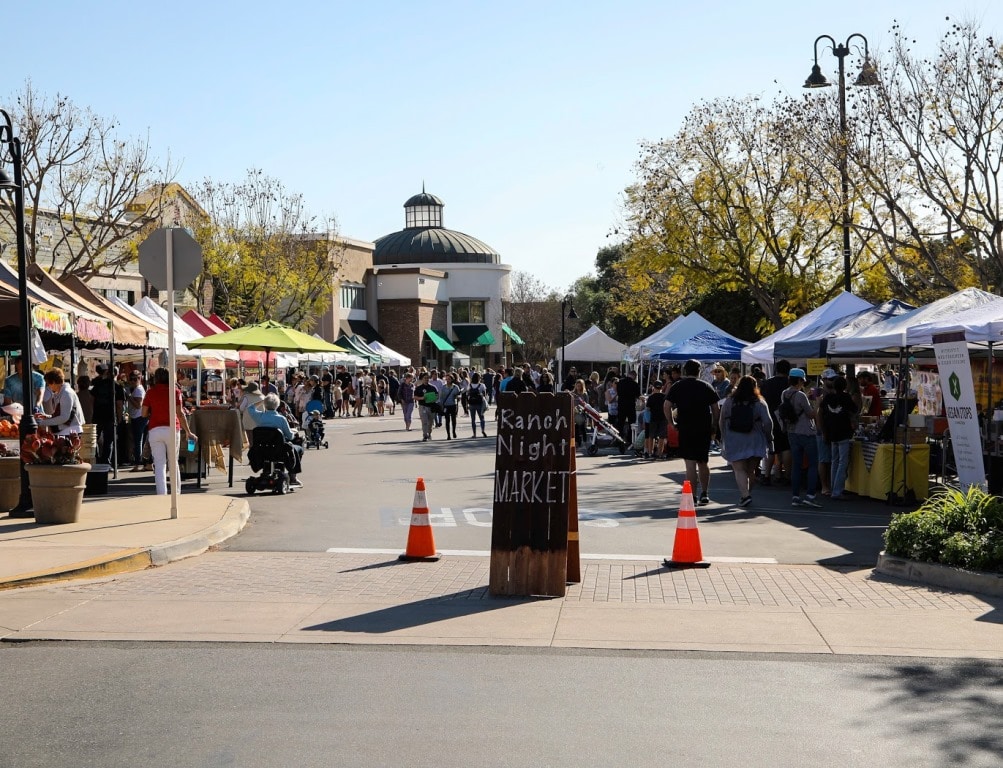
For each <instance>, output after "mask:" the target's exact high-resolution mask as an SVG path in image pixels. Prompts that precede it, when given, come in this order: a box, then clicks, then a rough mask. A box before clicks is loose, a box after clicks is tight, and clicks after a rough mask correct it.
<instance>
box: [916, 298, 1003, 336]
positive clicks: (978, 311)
mask: <svg viewBox="0 0 1003 768" xmlns="http://www.w3.org/2000/svg"><path fill="white" fill-rule="evenodd" d="M952 332H963V333H964V334H965V339H967V340H968V341H969V342H972V343H982V344H985V343H997V342H1001V341H1003V298H1000V297H997V298H996V300H995V301H989V302H986V303H985V304H978V305H976V306H974V307H969V308H968V309H965V310H962V311H961V312H958V313H957V314H954V315H948V316H947V317H942V318H938V319H936V320H929V321H927V322H925V323H919V324H918V325H914V326H912V327H911V328H909V329H908V330H907V331H906V346H910V347H925V346H930V345H932V344H933V337H934V336H935V335H936V334H940V333H952Z"/></svg>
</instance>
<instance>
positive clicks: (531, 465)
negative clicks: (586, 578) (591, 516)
mask: <svg viewBox="0 0 1003 768" xmlns="http://www.w3.org/2000/svg"><path fill="white" fill-rule="evenodd" d="M497 418H498V437H497V440H496V444H495V478H494V508H493V512H494V514H493V522H492V526H491V573H490V581H489V588H490V591H491V594H493V595H548V596H553V597H563V596H564V594H565V591H566V588H567V577H568V571H569V566H568V538H569V537H568V530H569V525H570V522H571V520H572V519H573V520H574V531H575V541H574V545H575V547H574V556H575V557H574V560H575V562H574V567H573V573H574V576H575V578H576V579H577V578H578V570H579V569H578V562H577V556H578V550H577V530H578V525H577V523H578V504H577V484H576V480H575V474H574V467H575V463H574V459H575V443H574V423H575V420H574V401H573V398H572V395H571V393H570V392H560V393H557V394H552V393H549V392H548V393H542V394H536V393H532V392H523V393H520V394H516V393H513V392H502V393H501V394H500V395H499V396H498V406H497Z"/></svg>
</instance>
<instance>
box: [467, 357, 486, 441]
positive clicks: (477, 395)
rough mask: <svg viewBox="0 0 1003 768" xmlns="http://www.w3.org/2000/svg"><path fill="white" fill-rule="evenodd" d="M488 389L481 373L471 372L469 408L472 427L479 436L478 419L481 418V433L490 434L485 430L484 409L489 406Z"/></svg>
mask: <svg viewBox="0 0 1003 768" xmlns="http://www.w3.org/2000/svg"><path fill="white" fill-rule="evenodd" d="M487 396H488V391H487V388H486V387H485V386H484V384H482V383H481V375H480V374H479V373H477V371H474V372H473V373H472V374H470V385H469V386H468V387H467V408H469V409H470V428H471V429H472V430H473V432H474V434H473V436H474V437H477V419H478V417H480V420H481V435H483V436H484V437H487V436H488V433H487V432H485V431H484V409H485V407H487Z"/></svg>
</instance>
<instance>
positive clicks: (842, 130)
mask: <svg viewBox="0 0 1003 768" xmlns="http://www.w3.org/2000/svg"><path fill="white" fill-rule="evenodd" d="M849 52H850V49H849V48H848V47H846V46H842V45H840V46H837V47H836V48H835V49H834V50H833V53H835V54H836V57H837V58H838V59H839V139H840V148H839V187H840V201H839V202H840V205H841V206H842V209H843V210H842V212H843V290H845V291H846V292H848V293H849V292H850V288H851V285H850V174H849V170H848V168H847V155H848V148H847V140H848V136H847V132H846V67H845V62H846V56H847V54H848V53H849Z"/></svg>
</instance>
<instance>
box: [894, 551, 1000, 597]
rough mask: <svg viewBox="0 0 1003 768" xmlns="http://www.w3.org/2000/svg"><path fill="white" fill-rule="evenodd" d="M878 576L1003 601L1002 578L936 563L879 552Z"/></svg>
mask: <svg viewBox="0 0 1003 768" xmlns="http://www.w3.org/2000/svg"><path fill="white" fill-rule="evenodd" d="M874 570H875V571H876V572H877V573H883V574H885V575H886V576H894V577H896V578H899V579H905V580H907V581H916V582H919V583H922V584H930V585H932V586H935V587H946V588H947V589H954V590H958V591H961V592H977V593H979V594H983V595H991V596H993V597H1003V574H997V573H981V572H979V571H966V570H964V569H963V568H954V567H953V566H950V565H940V564H939V563H922V562H919V561H918V560H907V559H906V558H904V557H895V556H893V555H889V554H886V553H885V552H882V553H881V554H880V555H878V564H877V565H876V566H874Z"/></svg>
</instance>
